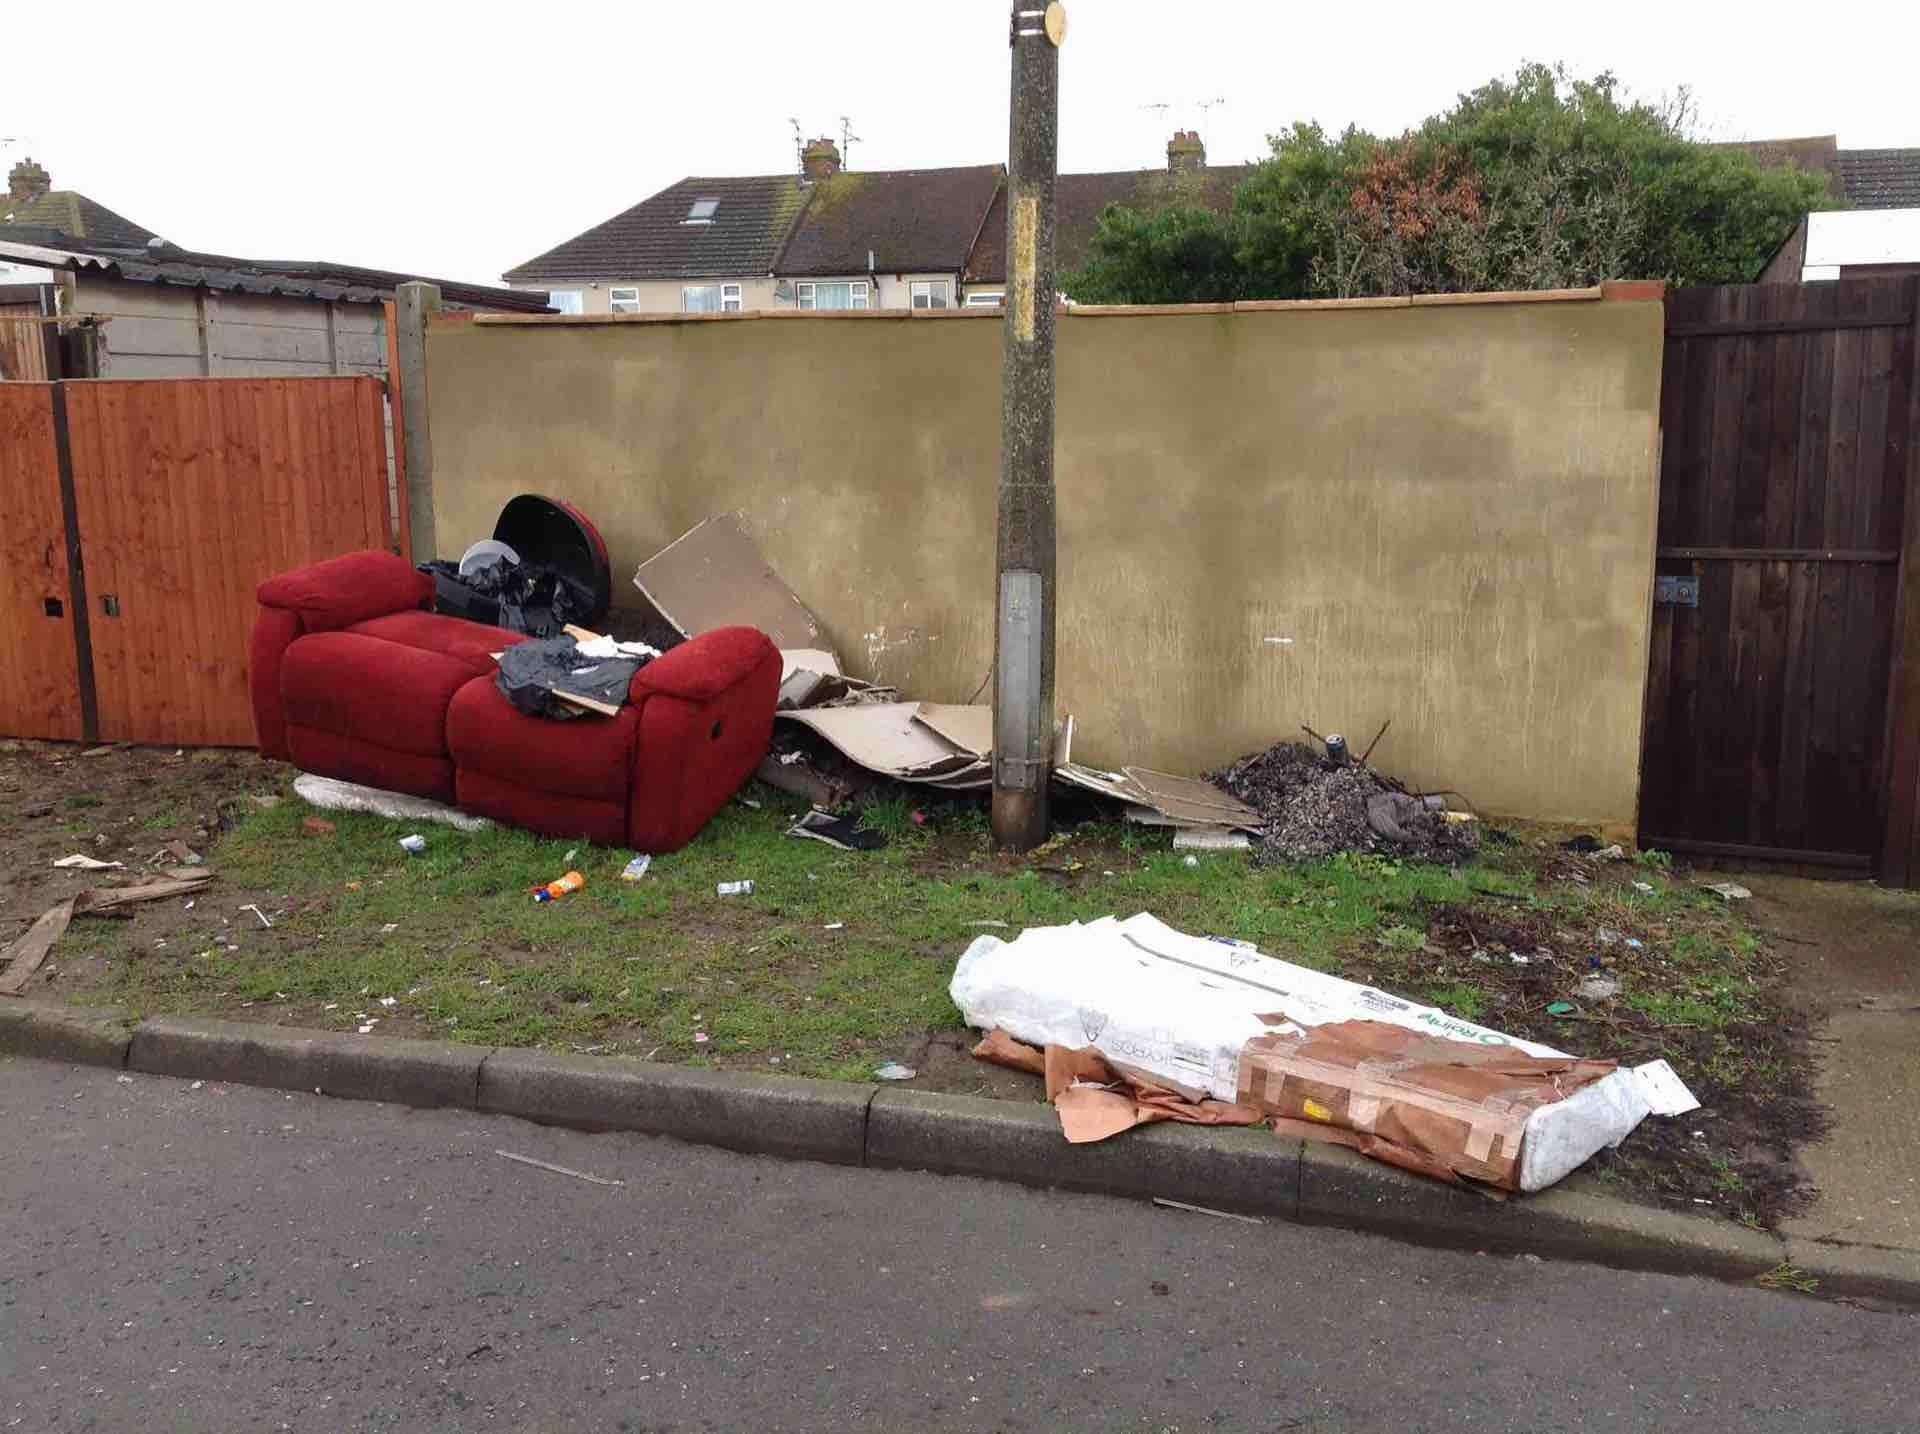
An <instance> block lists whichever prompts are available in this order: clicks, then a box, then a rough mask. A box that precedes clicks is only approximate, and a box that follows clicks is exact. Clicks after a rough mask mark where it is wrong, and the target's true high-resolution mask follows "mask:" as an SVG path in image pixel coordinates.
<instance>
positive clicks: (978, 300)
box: [967, 294, 1007, 309]
mask: <svg viewBox="0 0 1920 1434" xmlns="http://www.w3.org/2000/svg"><path fill="white" fill-rule="evenodd" d="M1006 297H1007V296H1006V295H1005V294H968V295H967V307H968V308H969V309H997V308H999V307H1000V305H1001V304H1002V303H1004V302H1005V301H1006Z"/></svg>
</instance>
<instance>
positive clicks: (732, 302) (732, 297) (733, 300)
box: [720, 284, 740, 314]
mask: <svg viewBox="0 0 1920 1434" xmlns="http://www.w3.org/2000/svg"><path fill="white" fill-rule="evenodd" d="M720 312H721V313H723V314H737V313H739V312H740V286H739V285H738V284H722V285H721V286H720Z"/></svg>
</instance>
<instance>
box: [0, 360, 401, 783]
mask: <svg viewBox="0 0 1920 1434" xmlns="http://www.w3.org/2000/svg"><path fill="white" fill-rule="evenodd" d="M388 502H389V500H388V480H387V452H386V439H385V424H384V414H383V391H382V386H381V384H380V383H379V382H378V381H377V380H375V379H371V378H297V379H165V380H144V381H114V380H82V381H72V382H66V383H9V384H0V511H5V512H6V513H7V514H8V517H9V521H8V523H7V524H6V525H5V528H4V533H5V536H4V540H0V541H4V553H5V555H6V563H5V569H4V572H3V573H0V598H3V599H4V602H5V607H4V610H0V659H4V660H5V661H6V663H7V671H8V673H9V674H10V677H11V674H12V673H14V672H18V673H20V674H22V680H20V681H13V680H9V681H8V682H6V683H4V684H0V733H3V734H5V735H10V736H30V737H50V738H69V739H80V740H88V741H133V742H164V743H179V744H200V745H210V746H250V745H252V742H253V719H252V712H251V708H250V706H249V703H248V698H247V640H248V635H249V633H250V632H251V630H252V626H253V618H254V612H255V602H254V588H255V587H256V585H258V583H259V582H260V581H261V580H262V579H264V578H267V577H270V576H271V575H273V574H274V573H277V572H282V571H284V570H286V569H288V568H292V567H297V566H299V565H300V564H302V563H308V562H313V561H316V560H318V559H320V558H326V557H332V556H334V555H336V554H339V553H344V552H350V551H353V550H355V549H360V548H387V547H390V546H391V533H392V527H391V515H390V512H389V507H388Z"/></svg>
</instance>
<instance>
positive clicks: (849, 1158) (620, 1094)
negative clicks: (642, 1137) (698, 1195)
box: [478, 1050, 879, 1165]
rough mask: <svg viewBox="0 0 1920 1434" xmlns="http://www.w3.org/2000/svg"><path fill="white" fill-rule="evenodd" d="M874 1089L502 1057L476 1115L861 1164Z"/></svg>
mask: <svg viewBox="0 0 1920 1434" xmlns="http://www.w3.org/2000/svg"><path fill="white" fill-rule="evenodd" d="M878 1089H879V1088H878V1087H877V1086H870V1085H852V1084H849V1083H847V1082H844V1081H824V1080H804V1079H801V1078H799V1077H795V1076H773V1075H765V1076H763V1075H743V1074H740V1073H737V1072H734V1071H710V1070H696V1069H690V1068H688V1067H685V1066H669V1065H654V1064H651V1063H650V1062H645V1061H621V1060H615V1059H609V1058H606V1057H599V1056H571V1055H563V1054H559V1053H557V1052H552V1051H533V1050H498V1051H495V1052H493V1054H492V1055H490V1056H489V1057H488V1058H487V1060H486V1063H485V1064H484V1065H483V1066H482V1067H481V1068H480V1083H479V1105H478V1108H479V1109H480V1110H483V1111H488V1112H491V1113H493V1114H496V1115H514V1116H519V1117H520V1118H522V1119H524V1120H534V1121H539V1122H541V1123H542V1124H546V1125H566V1126H572V1127H574V1128H575V1129H579V1130H631V1131H639V1132H641V1133H644V1134H647V1135H670V1136H673V1137H675V1138H676V1139H679V1140H690V1141H694V1142H696V1143H698V1144H702V1145H721V1146H725V1147H727V1148H728V1149H731V1150H743V1151H747V1152H749V1153H752V1154H756V1155H780V1156H788V1157H792V1158H798V1159H805V1160H823V1161H827V1162H829V1163H831V1164H835V1165H859V1164H862V1163H863V1162H864V1160H865V1152H866V1143H867V1106H868V1104H869V1102H871V1101H872V1099H873V1097H874V1095H875V1093H876V1092H877V1091H878Z"/></svg>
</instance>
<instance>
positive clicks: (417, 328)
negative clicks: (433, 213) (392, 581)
mask: <svg viewBox="0 0 1920 1434" xmlns="http://www.w3.org/2000/svg"><path fill="white" fill-rule="evenodd" d="M393 298H394V303H393V313H394V346H395V351H396V353H397V354H398V356H399V361H400V372H399V373H397V374H395V375H394V378H395V379H396V380H397V381H398V383H399V385H400V427H401V432H400V448H401V452H402V453H403V454H404V455H405V458H406V468H407V513H408V520H409V525H408V531H409V533H410V535H411V538H412V548H413V551H412V552H411V553H410V554H409V555H408V556H409V557H411V558H412V560H413V561H414V562H416V563H424V562H427V561H429V560H431V559H433V558H436V557H438V556H439V553H438V552H437V551H435V547H434V536H433V438H432V435H431V434H430V433H429V432H428V429H427V322H428V320H430V319H431V318H432V317H433V316H434V315H436V314H438V313H439V312H440V288H439V286H438V285H437V284H422V283H419V282H417V281H416V282H413V283H407V284H402V285H400V286H399V287H398V288H397V289H395V290H394V295H393Z"/></svg>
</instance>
